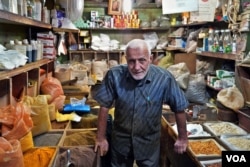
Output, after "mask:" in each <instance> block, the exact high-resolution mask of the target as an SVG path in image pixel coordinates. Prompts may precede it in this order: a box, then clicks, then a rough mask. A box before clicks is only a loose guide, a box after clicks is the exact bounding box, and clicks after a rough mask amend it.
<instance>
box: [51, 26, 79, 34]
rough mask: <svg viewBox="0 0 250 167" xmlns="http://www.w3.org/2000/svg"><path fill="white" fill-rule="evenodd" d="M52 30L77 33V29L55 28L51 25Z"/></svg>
mask: <svg viewBox="0 0 250 167" xmlns="http://www.w3.org/2000/svg"><path fill="white" fill-rule="evenodd" d="M53 31H54V32H72V33H79V32H80V30H79V29H69V28H56V27H53Z"/></svg>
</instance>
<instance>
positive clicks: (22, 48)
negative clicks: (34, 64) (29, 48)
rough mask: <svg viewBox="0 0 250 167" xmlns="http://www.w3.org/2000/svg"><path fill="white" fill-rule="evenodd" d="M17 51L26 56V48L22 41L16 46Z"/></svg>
mask: <svg viewBox="0 0 250 167" xmlns="http://www.w3.org/2000/svg"><path fill="white" fill-rule="evenodd" d="M15 50H17V51H18V52H19V53H21V54H23V55H24V56H26V46H25V45H23V44H22V41H17V44H16V45H15Z"/></svg>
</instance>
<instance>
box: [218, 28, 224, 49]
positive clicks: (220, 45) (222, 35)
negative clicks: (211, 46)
mask: <svg viewBox="0 0 250 167" xmlns="http://www.w3.org/2000/svg"><path fill="white" fill-rule="evenodd" d="M224 34H225V30H220V36H219V52H221V53H223V52H224V48H223V40H224Z"/></svg>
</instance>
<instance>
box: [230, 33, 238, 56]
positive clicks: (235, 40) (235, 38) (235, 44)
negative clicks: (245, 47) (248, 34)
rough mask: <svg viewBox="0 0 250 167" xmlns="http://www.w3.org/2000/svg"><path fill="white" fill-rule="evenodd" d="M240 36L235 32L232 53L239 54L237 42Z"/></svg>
mask: <svg viewBox="0 0 250 167" xmlns="http://www.w3.org/2000/svg"><path fill="white" fill-rule="evenodd" d="M238 38H239V36H238V33H237V32H233V39H232V40H233V42H232V53H234V54H235V53H237V40H238Z"/></svg>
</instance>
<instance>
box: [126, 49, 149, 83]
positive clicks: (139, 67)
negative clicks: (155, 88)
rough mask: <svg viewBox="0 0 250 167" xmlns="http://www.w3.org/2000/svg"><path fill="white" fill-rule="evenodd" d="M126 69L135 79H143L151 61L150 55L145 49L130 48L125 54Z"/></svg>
mask: <svg viewBox="0 0 250 167" xmlns="http://www.w3.org/2000/svg"><path fill="white" fill-rule="evenodd" d="M126 59H127V64H128V70H129V72H130V74H131V75H132V77H133V78H134V79H135V80H141V79H143V78H144V77H145V76H146V74H147V72H148V68H149V65H150V63H151V61H152V60H151V56H150V55H149V53H148V51H147V50H146V49H140V48H135V49H134V48H130V49H129V50H128V55H126Z"/></svg>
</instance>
